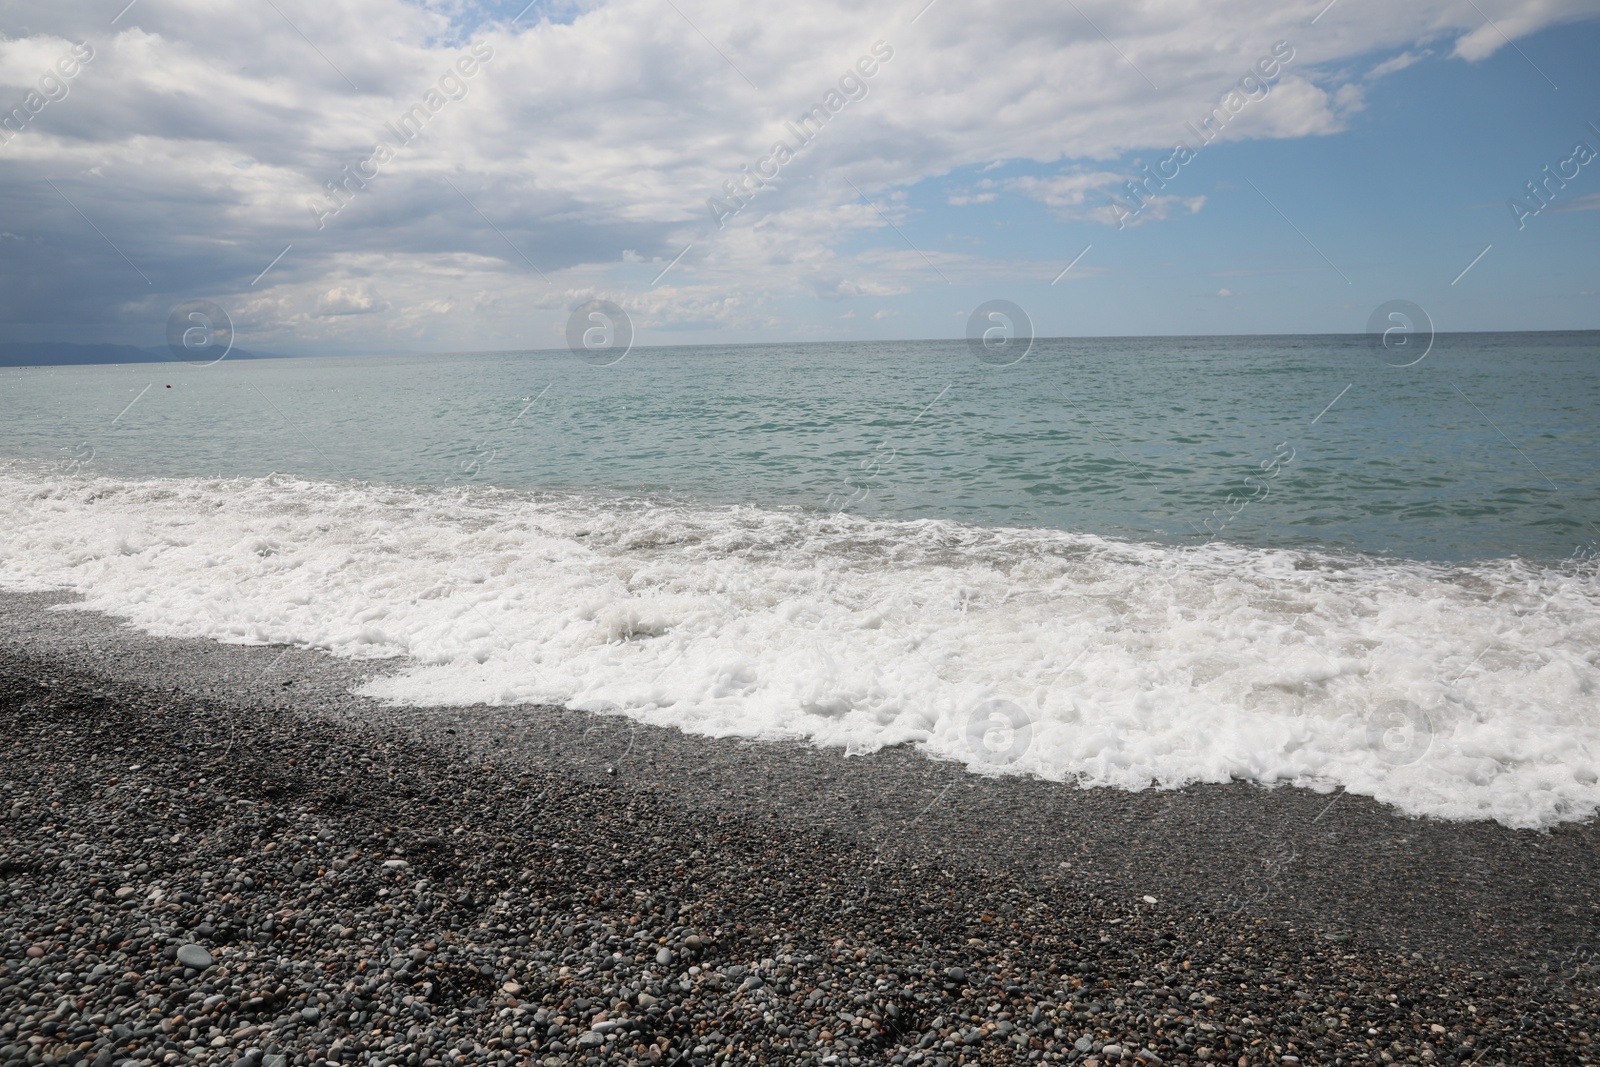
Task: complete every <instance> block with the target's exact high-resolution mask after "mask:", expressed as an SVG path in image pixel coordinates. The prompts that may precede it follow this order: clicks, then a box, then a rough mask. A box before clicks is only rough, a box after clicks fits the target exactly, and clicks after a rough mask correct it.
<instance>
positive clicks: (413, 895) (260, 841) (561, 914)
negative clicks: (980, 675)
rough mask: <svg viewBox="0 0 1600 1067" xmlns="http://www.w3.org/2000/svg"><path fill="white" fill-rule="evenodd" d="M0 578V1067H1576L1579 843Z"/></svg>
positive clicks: (1583, 937) (1582, 1058)
mask: <svg viewBox="0 0 1600 1067" xmlns="http://www.w3.org/2000/svg"><path fill="white" fill-rule="evenodd" d="M62 602H63V598H62V597H60V596H58V595H42V594H6V595H5V596H4V597H3V598H0V633H3V634H4V635H5V640H4V643H3V645H0V718H3V723H4V726H3V733H0V738H3V741H0V789H3V790H4V792H3V795H0V820H3V821H0V1019H3V1020H4V1022H3V1023H0V1064H5V1065H8V1067H9V1065H12V1064H28V1065H34V1064H44V1065H55V1064H73V1065H76V1064H86V1065H93V1067H112V1065H123V1064H138V1065H155V1064H187V1063H197V1064H199V1063H205V1064H213V1063H215V1064H225V1065H232V1067H256V1065H264V1067H287V1065H289V1064H293V1065H296V1067H320V1065H323V1064H336V1063H347V1064H357V1063H359V1064H372V1065H375V1067H392V1065H402V1064H403V1065H406V1067H444V1065H447V1064H464V1063H472V1064H512V1063H519V1064H521V1063H538V1064H552V1065H553V1064H576V1063H608V1064H610V1063H617V1064H633V1063H638V1064H656V1063H665V1064H693V1065H719V1064H720V1065H732V1064H755V1063H770V1064H788V1063H804V1064H812V1063H815V1064H866V1063H894V1064H938V1065H946V1064H958V1063H965V1064H976V1063H1031V1062H1045V1063H1078V1064H1085V1065H1089V1067H1099V1065H1103V1064H1111V1063H1142V1064H1155V1063H1227V1064H1240V1065H1247V1064H1269V1063H1278V1064H1297V1063H1300V1064H1310V1063H1319V1064H1320V1063H1327V1064H1358V1063H1363V1064H1364V1063H1444V1064H1456V1063H1474V1064H1496V1063H1528V1064H1536V1063H1537V1064H1545V1063H1587V1062H1592V1057H1591V1050H1592V1047H1593V1046H1592V1037H1593V1035H1594V1034H1596V1033H1597V1032H1600V1031H1597V1029H1596V1027H1597V1025H1600V1023H1597V1020H1596V1016H1595V1007H1596V1004H1597V1000H1596V997H1595V989H1594V972H1593V969H1592V968H1591V966H1590V963H1591V951H1590V947H1589V946H1590V945H1591V944H1592V943H1593V940H1592V938H1590V937H1589V936H1588V931H1589V930H1590V929H1592V923H1593V917H1594V914H1595V912H1594V900H1593V897H1592V893H1593V887H1594V886H1596V885H1597V884H1600V879H1597V878H1596V877H1595V876H1596V874H1597V873H1600V872H1597V871H1596V867H1597V866H1600V862H1597V860H1596V854H1597V853H1596V835H1595V833H1594V828H1593V827H1592V826H1588V825H1582V826H1569V827H1563V828H1559V829H1558V830H1556V831H1554V832H1551V833H1544V834H1540V833H1534V832H1521V831H1517V832H1514V831H1510V830H1506V829H1504V828H1501V827H1497V826H1494V825H1493V824H1486V823H1444V822H1438V821H1427V820H1416V819H1408V818H1403V817H1400V816H1398V815H1395V814H1394V813H1392V812H1387V811H1385V810H1384V809H1383V808H1382V807H1381V806H1379V805H1376V804H1375V803H1373V802H1372V801H1370V800H1369V799H1367V798H1362V797H1355V796H1344V795H1341V794H1337V793H1331V792H1330V793H1318V792H1315V791H1312V790H1301V789H1287V788H1285V789H1275V790H1264V789H1260V788H1256V787H1252V786H1247V785H1245V784H1242V783H1239V784H1236V785H1235V786H1224V787H1208V788H1206V789H1188V790H1176V791H1157V790H1151V791H1146V792H1144V793H1125V792H1117V791H1112V790H1104V789H1095V790H1082V789H1076V788H1074V787H1070V786H1063V785H1060V784H1058V783H1046V782H1035V781H1029V780H1026V779H1018V778H1004V777H992V778H991V777H983V776H976V775H972V774H969V773H966V772H965V771H964V770H963V769H961V768H959V767H955V766H952V765H949V764H940V763H936V762H934V761H931V760H928V759H926V758H925V757H923V756H921V755H920V754H918V753H916V752H913V751H908V750H889V751H885V752H881V753H878V754H876V755H874V756H870V757H850V758H846V757H845V756H844V755H842V754H841V753H838V752H836V751H829V750H815V749H809V748H806V747H803V746H799V745H792V746H791V745H771V744H769V745H756V744H751V743H748V742H739V741H734V740H726V741H718V740H711V739H706V738H694V737H687V736H684V735H681V734H678V733H676V732H674V731H666V730H656V729H650V728H641V727H638V726H634V725H632V724H630V723H628V722H627V721H625V720H622V719H619V718H615V717H599V716H592V715H583V714H579V713H576V712H571V711H563V710H561V709H556V708H531V707H500V708H488V707H465V708H454V709H438V708H435V709H408V708H399V707H387V706H382V705H379V704H377V703H376V702H373V701H368V700H364V699H360V698H356V697H352V696H350V695H349V691H350V689H351V688H352V687H353V685H354V684H355V683H357V682H358V681H359V680H360V679H361V678H364V677H369V676H371V675H372V674H373V673H374V670H382V669H384V665H383V664H373V663H366V664H357V663H351V662H348V661H337V660H333V659H331V658H329V657H326V656H322V655H319V654H317V653H314V652H308V651H303V650H295V649H283V648H264V647H242V646H221V645H214V644H209V643H205V642H198V641H193V642H191V641H176V640H169V639H162V638H156V637H150V636H147V635H143V634H139V633H136V632H134V631H132V630H130V629H127V628H125V627H123V626H120V625H119V624H118V623H117V622H116V621H115V620H111V619H108V618H105V617H104V616H99V615H95V614H91V613H86V612H77V611H61V610H52V609H53V608H55V607H57V606H60V605H61V604H62Z"/></svg>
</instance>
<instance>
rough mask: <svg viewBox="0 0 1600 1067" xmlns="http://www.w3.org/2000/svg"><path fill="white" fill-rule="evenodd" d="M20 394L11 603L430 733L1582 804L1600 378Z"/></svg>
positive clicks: (1537, 337) (1358, 345) (344, 364)
mask: <svg viewBox="0 0 1600 1067" xmlns="http://www.w3.org/2000/svg"><path fill="white" fill-rule="evenodd" d="M1383 356H1384V353H1383V352H1382V351H1381V350H1379V351H1378V352H1376V353H1374V351H1373V350H1372V349H1371V348H1370V347H1369V346H1368V345H1367V344H1366V343H1365V340H1364V339H1363V338H1359V337H1258V338H1145V339H1114V340H1047V341H1040V342H1037V343H1036V344H1035V346H1034V348H1033V350H1032V351H1031V352H1030V353H1029V355H1028V357H1027V358H1026V359H1024V360H1022V361H1021V362H1019V363H1016V364H1014V365H1010V366H996V365H991V364H988V363H984V362H982V361H980V360H978V359H975V358H974V357H973V355H972V353H971V352H970V351H969V350H968V349H967V347H966V345H965V344H963V343H952V342H905V343H892V344H891V343H880V344H833V345H765V346H740V347H724V348H672V349H653V350H636V351H633V352H630V353H629V354H628V355H627V357H626V358H624V359H622V360H621V361H620V362H617V363H615V364H612V365H609V366H597V365H593V364H591V363H587V362H585V361H583V360H580V359H578V358H576V357H574V356H572V355H571V354H569V353H566V352H527V353H493V354H467V355H448V356H428V357H404V358H379V357H359V358H352V357H340V358H321V359H296V360H254V361H234V362H229V361H227V360H224V361H223V362H221V363H218V364H215V365H213V366H208V367H197V366H190V365H188V364H182V363H174V364H160V365H132V366H99V367H67V368H31V369H29V368H24V369H8V370H0V457H5V458H3V459H0V508H3V511H0V515H3V518H0V583H4V584H5V585H6V586H8V587H11V588H24V589H45V588H55V589H68V590H72V591H75V592H78V593H80V594H82V595H83V596H84V597H85V604H86V606H88V607H91V608H94V609H98V610H102V611H106V612H110V613H112V614H114V615H117V616H120V617H123V618H126V619H128V620H129V621H130V622H132V623H133V624H134V625H136V626H138V627H140V628H142V629H144V630H147V631H149V632H152V633H157V634H171V635H183V636H206V637H212V638H215V639H217V640H222V641H233V642H251V643H284V644H295V645H302V646H307V647H312V648H319V649H324V650H327V651H328V652H330V653H332V654H334V655H341V656H350V657H372V658H379V657H384V658H399V659H400V660H401V664H400V665H399V669H398V670H395V671H392V672H388V673H385V674H384V675H383V676H381V677H380V678H379V680H377V681H374V682H372V683H370V684H369V685H368V686H366V687H365V690H364V691H365V692H366V693H368V694H369V695H372V696H375V697H379V698H383V699H387V700H392V701H397V702H404V703H412V704H467V703H476V702H487V703H496V704H513V705H514V704H519V703H533V702H555V703H560V704H564V705H567V706H571V707H575V708H580V709H588V710H592V711H595V712H597V713H612V714H625V715H629V716H633V717H636V718H638V719H640V720H643V721H647V722H652V723H657V724H662V725H670V726H675V727H678V728H680V729H683V730H686V731H689V732H692V733H699V734H706V735H714V736H743V737H756V738H787V739H793V740H795V741H800V742H806V743H814V744H824V745H834V746H842V747H843V748H845V749H846V750H847V751H850V752H859V753H865V752H870V751H873V750H875V749H877V748H879V747H881V746H884V745H893V744H914V745H917V746H920V747H921V748H922V750H924V751H925V752H927V753H928V754H929V755H930V756H933V757H938V758H949V759H957V760H961V761H963V762H965V763H966V764H968V765H969V766H970V767H972V768H973V769H974V770H975V771H978V772H983V773H1025V774H1034V775H1039V776H1043V777H1046V778H1051V779H1057V780H1064V781H1073V782H1078V783H1082V784H1089V785H1108V786H1117V787H1122V788H1129V789H1139V788H1146V787H1150V786H1153V785H1154V786H1175V785H1181V784H1185V783H1191V782H1223V781H1229V780H1234V779H1243V780H1249V781H1255V782H1262V783H1276V782H1297V783H1301V784H1307V785H1311V786H1313V787H1316V788H1319V789H1335V788H1339V787H1344V788H1348V789H1350V790H1352V791H1355V792H1359V793H1364V794H1369V795H1373V796H1376V797H1378V798H1380V799H1382V800H1384V801H1387V802H1389V803H1392V804H1394V805H1396V806H1398V807H1399V808H1401V809H1402V810H1405V811H1408V812H1413V813H1418V814H1430V815H1437V816H1443V817H1449V818H1488V819H1496V820H1499V821H1500V822H1502V823H1505V824H1507V825H1512V826H1549V825H1552V824H1554V823H1557V822H1560V821H1563V820H1572V819H1582V818H1588V817H1590V816H1591V815H1592V814H1593V813H1594V812H1595V810H1596V807H1597V805H1600V716H1597V714H1596V712H1597V711H1600V685H1597V683H1600V565H1597V550H1600V530H1597V529H1596V527H1597V526H1600V484H1597V478H1596V473H1595V472H1596V470H1597V469H1600V462H1597V460H1600V445H1597V437H1596V425H1597V415H1600V335H1597V334H1594V333H1575V334H1505V335H1454V336H1441V337H1440V338H1438V339H1436V341H1435V344H1434V347H1433V349H1432V351H1430V352H1429V353H1428V356H1427V358H1425V359H1424V360H1422V361H1421V362H1420V363H1415V364H1413V365H1411V366H1395V365H1393V364H1394V361H1393V360H1392V359H1390V360H1385V359H1384V358H1383Z"/></svg>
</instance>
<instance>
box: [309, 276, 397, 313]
mask: <svg viewBox="0 0 1600 1067" xmlns="http://www.w3.org/2000/svg"><path fill="white" fill-rule="evenodd" d="M388 310H389V302H388V301H387V300H385V299H383V297H381V296H379V295H378V291H377V289H375V288H373V285H372V283H371V282H356V283H354V284H351V285H339V286H335V287H334V288H332V289H329V290H328V291H327V292H325V293H323V294H322V295H321V296H319V297H317V314H318V315H373V314H376V313H378V312H380V311H388Z"/></svg>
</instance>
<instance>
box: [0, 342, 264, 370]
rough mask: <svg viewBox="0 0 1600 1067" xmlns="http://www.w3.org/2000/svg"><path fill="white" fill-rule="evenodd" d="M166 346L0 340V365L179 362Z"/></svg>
mask: <svg viewBox="0 0 1600 1067" xmlns="http://www.w3.org/2000/svg"><path fill="white" fill-rule="evenodd" d="M227 358H228V359H283V358H286V357H283V356H278V355H275V354H273V353H271V352H248V351H246V350H244V349H242V348H235V349H233V350H232V351H230V352H229V353H228V356H227ZM179 362H186V361H183V360H178V359H174V358H173V355H172V352H171V351H170V350H169V349H166V348H135V347H134V346H133V345H73V344H67V343H66V342H63V341H6V342H0V367H69V366H77V365H80V364H84V363H179Z"/></svg>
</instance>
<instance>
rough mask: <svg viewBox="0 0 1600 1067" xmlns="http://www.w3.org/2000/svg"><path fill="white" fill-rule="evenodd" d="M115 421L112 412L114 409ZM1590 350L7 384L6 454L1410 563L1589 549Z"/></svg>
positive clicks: (571, 365) (755, 352)
mask: <svg viewBox="0 0 1600 1067" xmlns="http://www.w3.org/2000/svg"><path fill="white" fill-rule="evenodd" d="M130 404H131V405H132V406H131V407H130V406H129V405H130ZM1597 431H1600V334H1597V333H1542V334H1474V335H1445V336H1440V337H1439V338H1438V339H1437V340H1436V342H1435V344H1434V346H1433V349H1432V351H1431V352H1430V353H1429V354H1428V355H1427V357H1426V358H1425V359H1424V360H1422V362H1420V363H1419V364H1417V365H1415V366H1410V367H1396V366H1392V365H1390V364H1389V363H1387V362H1385V361H1384V360H1383V359H1381V358H1379V356H1378V355H1375V354H1374V353H1373V352H1372V350H1371V349H1370V347H1369V346H1368V345H1367V343H1366V340H1365V338H1363V337H1359V336H1354V337H1345V336H1330V337H1225V338H1132V339H1100V340H1064V339H1055V340H1041V341H1038V342H1037V343H1036V344H1035V346H1034V349H1033V351H1032V352H1031V354H1030V355H1029V356H1028V357H1027V358H1026V359H1024V360H1023V361H1022V362H1020V363H1017V364H1015V365H1012V366H992V365H988V364H985V363H982V362H980V361H978V360H976V359H974V358H973V356H972V354H971V353H970V351H969V350H968V348H967V347H966V345H965V344H964V343H962V342H937V341H930V342H903V343H883V344H810V345H760V346H743V347H722V348H692V347H691V348H667V349H653V350H651V349H640V350H635V351H633V352H631V353H629V354H628V355H627V357H626V358H624V359H623V360H622V361H621V362H619V363H616V364H615V365H612V366H604V367H601V366H592V365H590V364H588V363H585V362H583V361H582V360H580V359H578V358H577V357H575V356H573V355H571V354H570V353H568V352H565V351H558V352H525V353H493V354H470V355H442V356H425V357H403V358H379V357H361V358H321V359H294V360H252V361H232V362H230V361H227V360H224V361H223V362H221V363H219V364H216V365H213V366H209V367H195V366H190V365H188V364H181V363H175V364H171V365H138V366H94V367H64V368H39V369H5V370H0V455H6V456H10V457H14V458H28V459H34V460H45V461H50V462H55V463H59V464H60V465H61V466H62V468H63V469H68V470H72V471H74V472H88V471H93V472H95V473H98V474H104V475H115V476H124V477H130V476H131V477H142V476H167V477H190V476H222V477H235V476H259V475H265V474H268V473H273V472H277V473H292V474H296V475H300V476H303V477H306V478H311V479H319V480H338V481H358V482H385V483H396V484H403V485H444V484H463V483H478V484H488V485H495V486H502V487H512V488H521V489H568V490H578V491H591V492H600V493H603V494H620V495H625V496H644V497H648V498H654V499H664V500H685V501H695V502H700V503H707V504H718V503H742V504H751V505H756V506H764V507H780V508H801V509H815V510H816V511H818V512H824V513H826V512H838V511H840V510H843V511H846V512H848V513H850V514H854V515H861V516H867V517H882V518H944V519H952V520H957V521H961V522H966V523H973V524H979V525H986V526H995V525H1005V526H1034V527H1046V528H1052V529H1059V530H1069V531H1077V532H1088V533H1096V534H1101V535H1105V536H1109V537H1114V538H1119V539H1131V540H1148V541H1157V542H1162V543H1177V544H1185V543H1197V542H1200V541H1205V540H1213V539H1215V540H1221V541H1226V542H1232V543H1236V544H1241V545H1247V546H1253V547H1274V546H1280V547H1322V548H1326V549H1329V550H1334V551H1355V552H1360V553H1368V554H1377V555H1393V556H1401V557H1410V558H1416V559H1428V560H1474V559H1486V558H1494V557H1502V556H1520V557H1523V558H1527V559H1533V560H1544V561H1555V560H1559V559H1563V558H1566V557H1569V556H1572V555H1573V554H1574V553H1577V554H1579V555H1582V554H1583V553H1585V552H1592V551H1593V550H1594V547H1595V542H1596V541H1597V540H1600V532H1597V530H1596V527H1597V526H1600V474H1597V471H1600V432H1597Z"/></svg>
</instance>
